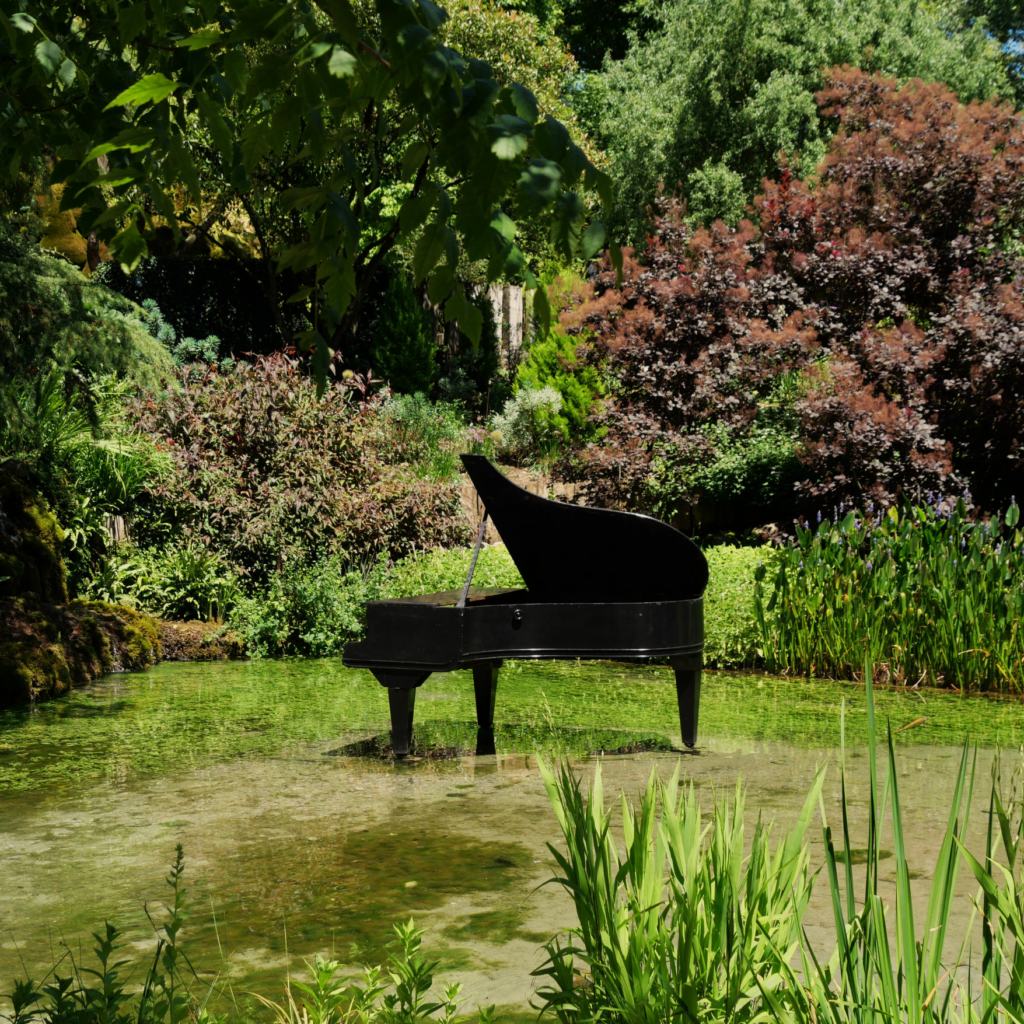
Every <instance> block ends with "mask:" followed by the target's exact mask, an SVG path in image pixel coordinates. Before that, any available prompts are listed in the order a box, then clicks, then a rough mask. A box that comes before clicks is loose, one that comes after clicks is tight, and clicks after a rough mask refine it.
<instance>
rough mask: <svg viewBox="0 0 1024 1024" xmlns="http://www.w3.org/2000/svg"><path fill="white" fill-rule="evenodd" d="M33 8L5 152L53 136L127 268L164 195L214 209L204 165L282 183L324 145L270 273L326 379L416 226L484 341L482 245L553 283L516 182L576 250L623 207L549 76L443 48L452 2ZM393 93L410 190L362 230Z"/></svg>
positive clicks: (64, 167) (539, 218) (63, 167)
mask: <svg viewBox="0 0 1024 1024" xmlns="http://www.w3.org/2000/svg"><path fill="white" fill-rule="evenodd" d="M30 11H31V13H30V12H29V11H24V12H19V13H18V14H17V16H16V17H14V18H10V19H8V18H5V19H4V21H3V30H4V33H5V35H6V43H7V46H6V48H5V51H4V54H3V57H2V58H0V59H2V65H0V66H2V70H3V76H4V81H5V89H4V92H3V93H2V94H0V126H2V128H3V131H2V133H0V140H2V141H0V166H3V167H4V168H8V169H9V170H8V171H7V172H6V173H7V174H15V173H18V171H19V169H20V168H21V167H22V166H28V165H31V166H32V167H35V165H36V162H37V160H38V154H39V153H41V152H43V151H47V152H54V153H55V154H56V156H57V159H56V161H55V164H54V166H53V169H52V172H51V178H52V179H53V181H54V182H63V183H65V184H66V185H67V189H66V193H65V196H64V202H66V203H67V204H68V205H71V204H72V203H73V204H75V205H80V206H81V207H82V213H81V216H80V217H79V219H78V225H79V230H80V231H82V232H83V233H86V232H89V231H93V230H95V231H96V232H97V233H98V234H99V236H100V237H101V238H102V239H104V240H108V241H109V246H110V251H111V254H112V255H113V257H114V258H115V259H116V260H117V261H118V262H119V263H120V264H121V265H122V266H123V267H125V268H127V269H128V270H131V269H133V268H134V267H136V266H137V265H138V263H139V261H140V260H141V259H142V258H143V257H145V256H146V255H147V252H148V242H147V238H146V236H145V234H144V233H143V232H142V231H140V227H139V225H140V223H142V224H144V225H145V227H146V228H147V229H149V228H152V227H153V226H154V220H153V218H154V214H155V215H156V216H158V217H159V218H161V219H162V220H163V221H164V222H165V223H166V222H169V223H170V226H171V227H172V229H173V232H174V235H175V238H177V237H178V236H179V234H180V229H179V224H178V211H177V208H176V206H175V200H176V199H181V198H183V197H184V195H185V193H186V192H187V194H188V199H189V200H190V202H191V203H192V204H193V206H194V207H195V208H200V207H202V205H203V195H202V193H203V183H202V180H201V177H200V167H203V169H204V171H205V169H206V167H207V166H211V165H212V167H214V168H216V171H215V176H216V178H217V179H219V180H220V181H222V182H225V183H230V192H229V195H235V196H239V197H241V196H243V195H247V194H248V193H249V192H251V191H252V188H253V184H254V180H253V176H254V175H258V174H260V173H261V172H263V171H266V170H267V167H268V164H269V165H272V166H274V167H275V168H276V172H277V180H278V181H280V178H281V176H282V171H283V166H285V165H287V166H289V167H290V166H291V164H290V161H292V160H293V159H294V157H295V155H296V153H297V152H300V151H301V152H302V154H303V156H304V157H305V156H307V154H308V156H309V157H310V158H311V159H312V160H313V161H315V162H316V163H317V164H319V165H320V167H319V168H317V170H316V172H315V173H310V174H309V175H308V177H305V178H304V180H303V179H300V180H298V181H294V179H292V180H289V181H288V185H289V187H288V188H287V190H286V191H283V192H279V193H278V195H279V201H278V202H277V203H276V204H275V205H277V206H278V207H279V209H278V212H279V214H283V215H285V216H286V218H287V219H288V220H289V221H290V225H291V229H290V234H289V237H288V240H287V243H286V245H285V246H284V248H283V251H280V252H278V253H275V255H276V256H277V266H276V270H275V269H274V268H271V269H270V270H269V271H268V273H269V275H270V277H271V278H273V277H274V274H275V273H277V274H281V275H286V276H288V277H290V280H291V281H292V283H293V285H294V288H293V295H292V297H293V298H294V300H295V301H296V302H301V303H303V304H304V305H305V306H306V308H307V309H308V310H309V313H310V321H311V324H312V326H311V328H310V329H309V330H308V331H305V332H303V334H302V335H301V336H300V340H301V342H302V344H303V346H305V347H311V348H313V349H315V358H314V361H313V365H314V370H315V372H316V375H317V378H318V380H319V383H320V387H321V389H322V388H323V386H324V384H325V383H326V374H327V366H328V363H329V361H330V358H331V355H332V352H331V347H332V346H331V344H330V342H331V341H333V340H334V339H335V335H343V334H344V333H345V331H346V330H348V329H349V328H350V327H351V319H349V320H347V321H346V319H345V318H346V315H347V314H349V312H350V311H351V312H352V314H353V316H355V315H357V313H358V308H359V305H360V303H361V301H362V297H363V295H364V294H365V290H366V288H367V286H368V282H369V281H370V280H372V278H373V276H374V274H375V272H376V269H377V267H378V266H379V265H380V264H381V263H382V262H383V261H384V259H385V258H386V257H387V255H388V253H389V252H390V251H391V250H392V249H393V248H394V247H395V245H396V244H397V243H398V242H399V241H400V240H404V241H405V242H407V243H409V244H410V246H411V247H412V267H413V275H414V278H415V281H416V283H420V282H423V281H427V283H428V290H429V293H430V295H431V296H432V298H433V299H434V300H435V301H437V302H439V303H442V304H443V306H444V312H445V317H446V319H449V320H450V319H452V318H458V320H459V324H460V327H461V329H462V330H463V331H464V333H466V334H467V335H469V336H470V337H471V338H473V339H474V341H475V340H477V339H478V338H479V335H480V327H481V321H480V317H479V313H478V312H477V311H476V310H475V309H474V307H473V305H472V303H471V301H470V299H469V297H468V295H467V292H466V288H465V286H464V284H463V283H462V282H461V281H460V280H458V278H457V273H456V272H457V270H458V267H459V262H460V259H461V258H463V256H464V257H465V258H466V259H467V260H470V261H474V262H479V263H480V264H481V265H483V266H484V267H485V268H486V276H487V278H488V280H494V279H496V278H498V277H500V276H502V275H506V274H517V275H522V276H523V277H524V278H525V279H526V283H527V285H528V286H530V287H532V286H533V285H534V284H535V282H534V279H533V276H532V274H531V273H530V270H529V268H528V267H527V266H526V262H525V256H524V254H523V251H522V249H521V248H520V247H519V245H518V244H517V243H516V241H515V238H516V224H515V222H514V221H513V220H512V218H511V217H510V215H509V213H508V212H506V211H505V208H504V207H503V206H502V205H501V204H502V203H503V202H505V201H506V200H507V199H508V197H510V196H513V197H514V203H512V204H508V203H506V206H507V207H508V209H510V210H513V211H515V208H516V207H517V206H518V207H519V208H520V209H521V211H522V212H523V213H525V214H526V216H527V217H528V218H529V219H531V220H533V221H535V222H537V223H538V224H540V225H542V226H543V227H545V228H548V229H549V230H550V239H551V244H552V245H553V246H554V248H555V249H556V251H558V252H559V253H560V254H561V256H562V257H563V258H565V259H571V258H573V257H574V256H575V255H576V253H577V252H578V251H580V249H581V245H582V236H583V232H584V228H585V226H586V223H587V221H588V219H589V218H588V216H587V211H586V208H585V207H584V203H583V199H582V198H581V196H582V195H586V194H588V193H590V194H592V195H593V196H594V197H596V198H599V200H600V202H601V203H602V204H603V205H604V206H605V207H606V208H607V207H608V206H609V205H610V201H611V194H610V191H609V180H608V178H607V175H606V174H605V173H604V172H603V171H601V170H599V169H598V168H597V167H595V166H594V165H593V164H592V163H591V162H590V160H589V159H588V158H587V156H586V155H585V153H584V152H583V150H582V149H581V148H580V147H579V146H578V145H577V144H576V143H575V142H573V141H572V139H571V138H570V136H569V133H568V131H567V129H566V128H565V126H564V125H563V124H562V123H561V122H559V121H557V120H556V119H555V118H554V117H552V116H551V115H550V114H545V115H544V116H543V117H542V116H540V114H539V108H538V104H537V101H536V97H535V96H534V95H533V94H532V93H531V92H530V90H529V89H527V88H525V87H523V86H521V85H516V84H515V83H512V84H509V85H499V84H498V82H496V81H495V78H494V72H493V69H492V68H491V67H490V66H489V65H487V64H486V63H484V62H483V61H481V60H479V59H476V58H475V57H473V56H472V55H468V56H467V57H466V58H463V57H462V56H461V55H459V54H458V53H457V52H456V51H455V50H454V49H452V48H449V47H446V46H444V45H443V43H442V41H441V35H442V34H443V26H444V24H445V22H446V20H447V16H446V14H445V13H444V11H442V10H441V9H440V8H439V7H437V6H435V5H434V4H432V3H429V2H427V0H420V2H415V3H411V4H405V5H403V4H392V3H388V2H386V0H378V2H377V3H376V4H375V15H376V17H375V19H374V21H375V24H374V31H373V33H372V34H371V32H369V31H367V30H366V27H365V25H360V23H359V21H358V20H357V17H356V13H355V11H354V10H353V8H352V6H351V5H350V3H349V2H348V0H339V2H337V3H333V4H331V5H329V7H325V8H320V7H317V6H298V7H294V6H292V7H286V8H283V9H281V10H279V11H276V13H275V16H274V17H269V16H268V12H267V10H266V9H264V8H263V7H260V6H259V5H257V6H253V5H251V4H249V3H247V2H238V3H235V2H229V3H226V4H222V5H221V6H220V7H219V8H218V9H217V10H216V11H212V10H211V11H207V10H199V9H196V8H193V7H181V6H180V5H178V4H175V3H165V2H158V3H156V5H155V7H153V8H152V10H151V11H150V12H149V13H148V14H147V15H146V16H139V15H138V14H135V13H132V12H136V11H138V12H140V13H142V8H131V9H130V10H129V9H128V8H117V7H113V8H108V7H104V6H102V5H100V6H97V5H91V6H89V7H87V8H85V9H79V8H78V7H77V6H75V5H74V4H73V3H71V2H70V0H58V2H56V3H50V4H46V5H37V4H32V5H31V6H30ZM72 25H73V26H74V29H73V30H72V29H71V26H72ZM41 54H45V55H46V56H45V59H43V58H42V57H41ZM171 97H173V102H172V101H171ZM395 109H397V110H400V111H401V117H402V121H401V123H400V124H397V125H395V129H394V131H395V134H394V135H393V136H392V137H391V138H390V144H391V149H392V152H391V153H390V154H389V159H388V166H387V168H386V170H387V172H388V173H389V175H392V176H393V177H392V178H391V180H392V181H393V180H394V178H396V177H397V178H400V180H401V181H403V182H404V183H406V184H407V186H408V193H407V195H406V197H405V198H404V199H403V201H402V203H401V206H400V209H399V211H398V215H397V216H396V217H393V218H391V220H390V223H389V225H388V226H387V228H386V229H385V230H384V231H383V232H382V233H378V232H377V231H365V232H364V229H365V228H367V227H376V222H377V211H376V210H374V209H372V206H373V204H371V203H369V202H368V200H369V198H370V197H371V196H372V195H373V194H374V193H375V192H376V191H377V190H378V188H380V186H381V185H382V174H381V171H382V168H381V164H380V162H379V161H378V159H377V148H378V147H377V145H376V139H375V138H374V133H377V132H379V131H380V129H381V127H382V125H381V120H380V112H381V111H385V112H391V111H392V110H395ZM364 142H365V143H366V146H365V148H364V145H363V143H364ZM402 149H404V154H403V155H401V156H399V153H400V152H401V151H402ZM367 156H369V159H366V157H367ZM304 170H312V168H310V167H309V165H305V166H304ZM289 178H290V175H289ZM239 201H243V200H242V199H241V198H240V199H239ZM245 201H247V200H245ZM249 207H250V208H252V204H251V203H249ZM602 230H603V229H602ZM259 241H260V248H261V251H262V252H263V255H264V259H265V261H266V262H267V263H268V265H269V262H270V259H269V251H268V248H267V244H266V241H265V238H263V237H261V238H260V239H259ZM335 347H336V345H335Z"/></svg>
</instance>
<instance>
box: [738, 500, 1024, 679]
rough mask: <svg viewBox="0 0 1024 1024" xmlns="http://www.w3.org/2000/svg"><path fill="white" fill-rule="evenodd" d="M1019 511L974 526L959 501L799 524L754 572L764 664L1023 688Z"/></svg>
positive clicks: (780, 669) (795, 670)
mask: <svg viewBox="0 0 1024 1024" xmlns="http://www.w3.org/2000/svg"><path fill="white" fill-rule="evenodd" d="M1019 516H1020V511H1019V508H1018V506H1017V505H1016V504H1014V505H1011V506H1010V507H1009V509H1008V510H1007V512H1006V515H1005V517H1003V518H1002V519H1001V518H1000V517H999V516H998V515H994V516H992V518H991V519H989V520H988V521H987V522H986V521H983V520H975V521H971V520H970V519H968V517H967V513H966V509H965V506H964V504H963V502H962V501H960V502H957V503H956V505H955V506H951V505H950V504H949V503H945V502H943V503H938V502H937V503H935V504H932V505H925V506H919V505H910V506H907V507H905V508H904V509H903V511H902V513H901V512H899V511H898V510H897V509H896V508H895V507H894V508H891V509H890V510H889V511H888V512H882V511H879V512H877V513H876V512H874V511H873V510H872V509H870V508H868V509H867V510H866V511H864V512H857V511H850V512H846V513H845V514H844V509H843V508H842V507H840V508H839V509H838V510H837V511H836V513H835V514H834V516H833V518H832V519H831V520H829V519H827V518H826V519H824V520H822V521H821V522H820V524H819V525H818V526H817V528H810V527H807V526H804V527H800V526H798V528H797V543H796V545H795V546H794V547H792V548H785V549H783V550H782V551H781V552H780V554H779V556H778V561H777V566H778V568H777V570H776V569H775V568H774V567H772V569H773V575H772V576H769V569H768V567H767V566H765V567H764V568H762V569H759V570H758V574H757V587H756V590H755V596H756V602H757V614H758V620H759V624H760V628H761V634H762V636H761V647H762V649H763V650H764V663H765V667H766V668H767V669H768V670H769V671H771V672H790V673H795V674H801V675H804V674H806V675H819V676H832V677H839V678H850V677H851V676H852V675H853V674H854V673H856V672H857V671H858V670H859V668H860V666H861V665H862V664H863V659H864V657H865V656H870V657H871V659H872V660H873V661H874V663H875V664H876V665H877V666H878V668H879V671H882V672H886V673H887V674H888V678H890V679H892V680H893V681H900V682H904V683H911V684H916V683H918V682H925V681H927V682H929V683H932V684H944V685H946V686H956V687H958V688H961V689H964V690H972V689H981V690H999V689H1007V690H1012V691H1017V690H1019V689H1020V688H1021V687H1022V685H1024V636H1022V633H1021V622H1022V616H1024V587H1022V586H1021V578H1022V576H1021V571H1020V560H1021V545H1022V536H1021V533H1020V531H1019V530H1018V529H1017V523H1018V520H1019Z"/></svg>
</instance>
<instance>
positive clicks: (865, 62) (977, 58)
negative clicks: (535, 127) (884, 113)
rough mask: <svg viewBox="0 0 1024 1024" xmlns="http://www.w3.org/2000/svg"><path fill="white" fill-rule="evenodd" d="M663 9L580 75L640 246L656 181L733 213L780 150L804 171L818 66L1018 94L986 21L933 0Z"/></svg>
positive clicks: (975, 95) (697, 203)
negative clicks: (623, 47) (621, 48)
mask: <svg viewBox="0 0 1024 1024" xmlns="http://www.w3.org/2000/svg"><path fill="white" fill-rule="evenodd" d="M659 16H660V18H661V21H662V24H661V26H660V27H659V28H658V29H657V30H656V31H654V32H652V33H650V34H649V35H648V36H647V38H646V40H644V41H643V42H638V43H637V44H636V45H634V46H633V47H632V48H631V49H630V51H629V53H628V54H626V55H625V57H624V58H623V59H622V60H621V61H613V62H610V63H608V64H606V66H605V71H604V72H603V73H602V74H598V75H592V76H590V77H589V78H588V80H587V86H586V88H587V90H588V91H592V92H593V93H594V95H593V96H592V97H590V98H589V99H587V100H586V101H585V103H584V106H585V108H586V109H587V110H588V111H589V116H588V125H589V126H590V127H591V129H592V130H593V131H594V132H595V134H596V137H597V138H598V140H599V141H600V143H601V144H602V145H603V146H604V147H605V148H606V149H607V151H608V154H609V156H610V157H611V161H612V172H613V176H614V178H615V181H616V186H617V194H618V205H617V213H616V218H617V221H618V222H619V223H620V224H622V225H624V226H625V228H626V230H627V232H628V236H629V238H630V240H631V241H632V242H633V243H634V244H638V245H642V244H643V242H644V238H645V237H646V236H647V235H648V234H649V233H650V231H649V229H648V221H647V215H646V213H645V210H646V208H647V207H648V206H649V205H650V204H651V202H652V200H653V199H654V197H655V195H656V193H657V190H658V186H659V183H663V184H664V187H665V189H666V190H667V191H669V192H671V193H675V192H677V191H679V192H680V193H681V195H682V197H683V198H684V199H686V200H687V201H688V204H689V215H690V216H691V217H693V218H694V219H696V220H704V222H705V223H709V222H710V219H713V218H715V217H723V218H724V219H725V220H726V221H727V222H730V223H733V222H735V220H736V219H737V218H738V216H739V215H740V214H741V213H742V211H743V207H744V205H745V204H746V203H747V202H748V201H749V200H750V199H751V198H752V196H753V195H754V193H755V192H756V191H757V190H758V189H759V186H760V182H761V179H762V178H763V177H765V176H766V175H767V176H773V175H774V173H775V170H776V167H777V163H778V160H777V157H778V154H779V152H780V151H781V152H783V153H785V154H786V155H787V157H788V159H789V161H790V162H791V164H792V165H793V166H794V167H796V168H798V169H800V168H802V170H803V172H804V174H805V176H806V174H807V173H809V172H810V171H811V170H812V169H813V168H814V167H815V166H816V165H817V164H818V162H819V161H820V159H821V158H822V157H823V156H824V153H825V147H826V144H827V142H828V139H829V137H830V134H831V132H832V130H833V129H832V128H831V127H830V126H829V125H828V124H827V123H826V121H825V119H824V118H823V117H822V116H821V114H820V112H819V110H818V108H817V104H816V103H815V100H814V93H815V92H816V91H817V90H819V89H821V88H822V86H823V84H824V82H823V78H822V74H821V70H822V68H828V67H831V66H834V65H844V64H848V65H852V66H854V67H860V68H863V69H864V70H865V71H869V72H870V71H881V72H883V73H885V74H887V75H893V76H896V77H898V78H899V79H900V80H901V81H907V80H909V79H911V78H914V77H920V78H922V79H924V80H925V81H931V82H935V81H938V82H945V83H946V84H947V85H949V86H950V88H952V89H953V91H954V92H956V93H957V95H958V96H959V97H960V99H961V100H962V101H964V102H967V101H969V100H972V99H988V98H989V97H991V96H992V95H999V96H1002V97H1009V96H1012V95H1013V94H1014V89H1013V86H1012V84H1011V81H1010V79H1009V78H1008V77H1007V74H1006V72H1005V70H1004V65H1003V59H1002V55H1001V53H1000V48H999V45H998V43H997V42H996V41H995V40H994V39H992V38H991V37H990V36H988V35H987V33H986V31H985V27H984V23H983V22H976V23H973V24H965V25H964V27H962V28H961V29H959V30H958V31H952V32H951V31H949V30H948V26H947V25H946V24H944V23H943V20H942V16H941V14H940V12H938V11H936V10H935V9H933V8H931V7H928V6H922V5H916V4H906V3H902V2H900V0H859V2H857V3H853V4H839V5H835V4H830V3H822V2H820V0H786V2H784V3H778V2H774V0H771V2H770V0H755V2H750V0H729V2H726V3H719V2H715V0H699V2H696V3H693V2H690V0H673V2H670V3H667V4H666V5H665V6H664V7H662V8H661V10H660V12H659Z"/></svg>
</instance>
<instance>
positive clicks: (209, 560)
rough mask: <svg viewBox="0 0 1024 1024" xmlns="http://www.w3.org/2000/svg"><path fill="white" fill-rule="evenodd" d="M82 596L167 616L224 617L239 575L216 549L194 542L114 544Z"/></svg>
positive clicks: (84, 586)
mask: <svg viewBox="0 0 1024 1024" xmlns="http://www.w3.org/2000/svg"><path fill="white" fill-rule="evenodd" d="M82 590H83V591H84V593H85V595H86V596H87V597H90V598H93V599H95V600H98V601H108V602H111V603H120V604H125V605H127V606H129V607H133V608H135V607H137V608H140V609H142V610H143V611H147V612H153V613H155V614H157V615H160V616H161V617H163V618H166V619H203V620H213V621H217V622H220V621H223V619H224V618H225V616H226V615H227V613H228V611H229V610H230V609H231V608H232V606H233V605H234V604H235V602H236V601H237V600H238V598H239V595H240V593H241V585H240V581H239V578H238V574H237V572H236V571H235V569H234V568H233V567H231V566H230V565H229V564H228V563H227V562H226V561H225V560H224V558H223V556H221V555H220V554H219V553H218V552H217V551H216V550H214V549H213V548H210V547H205V546H202V545H200V544H197V543H196V542H195V541H193V540H188V541H185V542H184V543H182V544H172V545H168V546H165V547H161V548H148V549H143V550H138V549H124V548H113V550H111V551H110V552H109V553H108V554H107V555H105V556H104V557H101V558H100V559H99V560H98V565H97V567H96V568H95V569H93V570H92V572H90V574H89V576H88V578H87V580H86V581H85V582H84V583H83V584H82Z"/></svg>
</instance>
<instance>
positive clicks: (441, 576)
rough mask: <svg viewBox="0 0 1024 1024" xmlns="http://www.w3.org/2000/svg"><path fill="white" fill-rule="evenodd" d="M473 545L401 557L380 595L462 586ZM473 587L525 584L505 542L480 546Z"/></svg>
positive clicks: (511, 586)
mask: <svg viewBox="0 0 1024 1024" xmlns="http://www.w3.org/2000/svg"><path fill="white" fill-rule="evenodd" d="M472 556H473V549H472V548H448V549H441V550H436V551H427V552H424V553H423V554H419V555H412V556H410V557H409V558H403V559H402V560H401V561H400V562H398V563H396V565H395V567H394V568H393V569H392V571H391V574H390V575H389V577H388V579H387V582H386V583H385V584H384V588H383V591H382V596H383V597H410V596H412V595H413V594H431V593H436V592H438V591H442V590H458V589H461V588H462V587H463V586H464V585H465V582H466V575H467V574H468V572H469V564H470V561H471V560H472ZM473 586H474V587H510V588H521V587H524V586H525V584H524V583H523V578H522V576H520V575H519V570H518V569H517V568H516V565H515V562H513V561H512V557H511V555H509V553H508V549H507V548H506V547H505V545H504V544H494V545H488V546H485V547H482V548H481V549H480V555H479V558H478V559H477V563H476V570H475V571H474V573H473Z"/></svg>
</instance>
